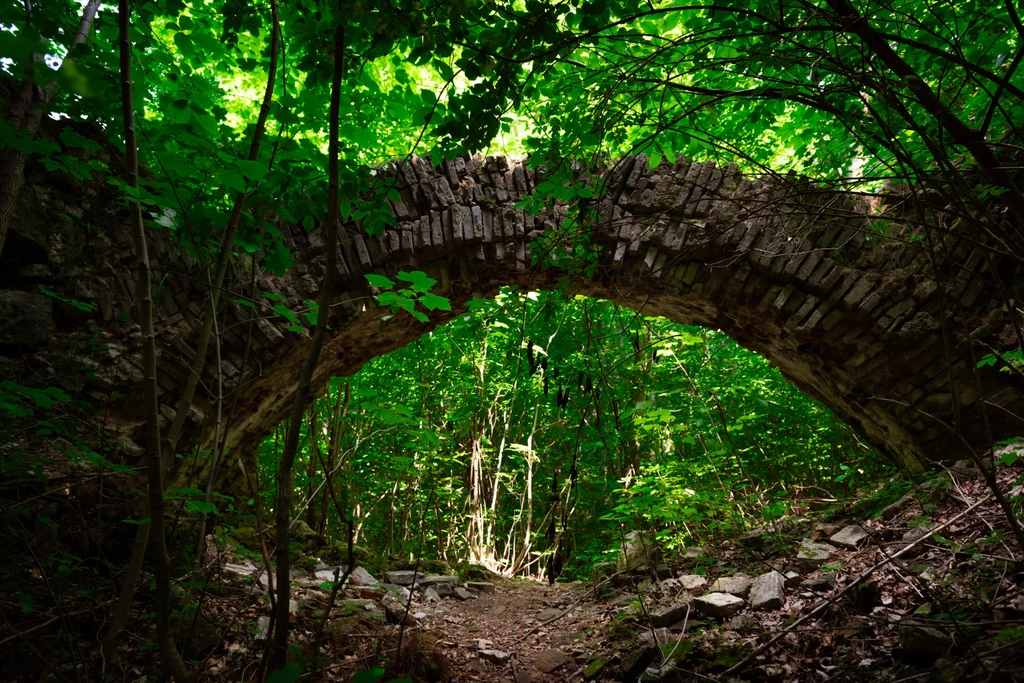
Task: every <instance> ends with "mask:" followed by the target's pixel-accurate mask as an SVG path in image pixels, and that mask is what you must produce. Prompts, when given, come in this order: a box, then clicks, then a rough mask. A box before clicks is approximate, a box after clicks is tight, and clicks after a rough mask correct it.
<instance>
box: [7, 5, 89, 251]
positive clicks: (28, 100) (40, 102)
mask: <svg viewBox="0 0 1024 683" xmlns="http://www.w3.org/2000/svg"><path fill="white" fill-rule="evenodd" d="M99 6H100V3H99V0H89V2H87V3H86V4H85V6H84V7H83V8H82V19H81V21H79V23H78V30H77V31H75V37H74V38H73V39H72V41H71V46H70V47H69V48H68V54H67V56H66V57H65V58H64V61H65V62H66V61H68V60H71V61H74V57H73V55H74V52H75V48H76V47H78V46H79V45H80V44H82V43H83V42H85V39H86V38H88V37H89V30H90V29H91V28H92V22H93V20H94V19H95V18H96V11H97V10H98V9H99ZM62 65H63V62H62ZM57 90H58V87H57V83H56V81H52V82H51V83H50V84H49V85H47V86H46V87H45V88H40V87H38V86H37V85H36V83H35V81H34V80H27V81H26V82H25V83H23V84H22V86H21V87H20V88H18V94H17V96H16V97H15V98H14V101H13V102H12V103H11V106H10V107H8V109H7V112H6V117H7V120H8V121H9V122H10V123H11V125H12V126H13V127H14V128H17V129H19V130H21V131H22V132H23V133H24V134H25V136H26V137H27V138H28V139H30V140H31V139H32V138H34V137H35V136H36V133H38V132H39V122H40V121H42V120H43V107H45V106H46V105H48V104H49V103H50V102H52V101H53V98H54V97H55V96H56V94H57ZM26 156H27V155H26V153H25V152H23V151H22V150H19V149H15V148H13V147H8V148H6V149H4V150H3V151H2V152H0V255H2V254H3V253H4V243H5V242H6V241H7V233H8V231H9V230H10V228H11V221H12V220H13V218H14V206H15V204H17V202H18V192H20V191H21V184H22V182H24V180H25V158H26Z"/></svg>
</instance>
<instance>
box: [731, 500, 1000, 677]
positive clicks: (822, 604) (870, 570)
mask: <svg viewBox="0 0 1024 683" xmlns="http://www.w3.org/2000/svg"><path fill="white" fill-rule="evenodd" d="M991 498H992V496H991V495H989V496H986V497H985V498H983V499H981V500H979V501H978V502H977V503H975V504H974V505H972V506H970V507H969V508H967V509H966V510H964V511H963V512H961V513H959V514H957V515H955V516H953V517H952V518H951V519H950V520H949V521H947V522H945V523H944V524H940V525H939V526H937V527H935V528H934V529H932V530H931V531H929V532H928V533H927V534H925V535H924V536H922V537H921V538H919V539H917V540H916V541H914V542H913V543H910V544H909V545H907V546H906V547H905V548H903V550H901V551H899V552H898V553H895V554H894V555H892V556H886V557H885V558H884V559H882V560H880V561H878V562H876V563H875V564H873V565H871V566H870V567H868V568H867V570H865V571H864V572H863V573H862V574H861V575H860V576H858V577H857V578H856V579H854V580H853V581H852V582H850V583H849V584H847V585H846V586H845V587H844V588H843V589H842V590H841V591H839V592H838V593H836V594H835V595H833V596H832V597H830V598H826V599H825V600H822V601H821V602H820V603H818V604H817V605H816V606H815V607H814V609H812V610H811V611H810V612H808V613H807V614H805V615H804V616H802V617H800V618H799V619H797V620H796V621H794V622H793V623H792V624H790V625H789V626H787V627H786V628H784V629H782V630H781V631H779V632H778V633H777V634H775V636H773V637H772V638H771V639H770V640H769V641H768V642H767V643H765V644H764V645H762V646H761V647H759V648H757V649H756V650H754V651H753V652H751V653H750V654H749V655H747V656H746V657H744V658H743V659H741V660H740V661H739V662H737V663H736V664H735V665H734V666H733V667H731V668H730V669H727V670H726V671H725V673H724V674H723V675H724V676H728V675H730V674H735V673H738V672H740V671H742V670H743V669H745V668H746V667H747V665H748V664H749V663H750V662H751V661H752V660H753V659H754V658H755V657H758V656H760V655H761V654H762V653H764V651H765V650H767V649H768V648H769V647H771V646H772V645H774V644H775V643H776V642H777V641H778V640H779V639H780V638H782V637H783V636H784V635H786V634H787V633H789V632H791V631H792V630H793V629H795V628H796V627H797V626H800V625H801V624H803V623H805V622H807V621H809V620H811V619H813V618H815V617H817V616H819V615H820V613H822V612H823V611H824V610H825V608H826V607H829V606H830V605H832V604H833V603H834V602H835V601H836V600H838V599H839V598H841V597H842V596H843V595H845V594H846V593H847V592H849V591H850V589H852V588H853V587H854V586H859V585H860V584H861V583H863V582H864V581H865V580H866V579H867V578H868V577H869V576H871V575H872V574H874V573H875V572H876V571H877V570H878V569H879V568H881V567H882V566H884V565H886V564H888V563H890V562H892V561H893V560H896V559H898V558H899V557H900V556H901V555H904V554H905V553H906V552H907V551H908V550H910V549H911V548H913V547H914V546H916V545H918V544H920V543H924V542H925V541H927V540H928V539H929V538H931V537H932V536H934V535H935V534H936V533H938V532H940V531H942V530H943V529H945V528H946V527H948V526H949V525H951V524H953V522H956V521H958V520H959V519H961V518H962V517H964V516H966V515H967V514H968V513H970V512H973V511H974V509H975V508H977V507H979V506H980V505H982V504H983V503H987V502H988V501H989V500H990V499H991Z"/></svg>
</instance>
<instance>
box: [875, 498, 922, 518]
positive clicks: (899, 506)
mask: <svg viewBox="0 0 1024 683" xmlns="http://www.w3.org/2000/svg"><path fill="white" fill-rule="evenodd" d="M913 504H914V496H912V495H910V494H909V493H908V494H907V495H905V496H903V497H902V498H900V499H899V500H897V501H896V502H895V503H892V504H890V505H888V506H886V507H885V508H884V509H883V510H882V519H884V520H886V521H888V520H890V519H892V518H893V517H895V516H896V515H898V514H900V513H901V512H903V511H904V510H906V509H907V508H908V507H910V506H911V505H913Z"/></svg>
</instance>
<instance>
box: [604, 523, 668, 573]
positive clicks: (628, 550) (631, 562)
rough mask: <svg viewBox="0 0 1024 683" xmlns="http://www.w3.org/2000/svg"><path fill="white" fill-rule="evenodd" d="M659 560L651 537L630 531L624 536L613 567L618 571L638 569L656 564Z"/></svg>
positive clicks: (659, 554) (659, 556)
mask: <svg viewBox="0 0 1024 683" xmlns="http://www.w3.org/2000/svg"><path fill="white" fill-rule="evenodd" d="M660 559H661V553H660V552H659V551H658V549H657V548H656V547H655V545H654V539H653V538H652V537H650V536H647V535H644V534H641V533H640V532H639V531H630V532H629V533H628V534H626V538H625V542H624V543H623V544H622V549H621V552H620V553H619V559H618V560H617V561H616V563H615V567H616V569H618V570H620V571H622V570H626V569H639V568H640V567H643V566H644V565H647V564H657V563H658V561H659V560H660Z"/></svg>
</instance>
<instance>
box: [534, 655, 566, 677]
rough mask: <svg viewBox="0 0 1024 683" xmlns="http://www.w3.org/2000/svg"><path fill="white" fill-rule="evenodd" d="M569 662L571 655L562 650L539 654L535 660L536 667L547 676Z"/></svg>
mask: <svg viewBox="0 0 1024 683" xmlns="http://www.w3.org/2000/svg"><path fill="white" fill-rule="evenodd" d="M568 661H569V655H567V654H565V653H564V652H562V651H561V650H544V651H542V652H538V653H537V654H536V655H535V656H534V658H533V664H534V666H536V667H537V668H538V669H540V670H541V671H543V672H544V673H546V674H549V673H551V672H552V671H554V670H555V669H557V668H558V667H560V666H562V665H563V664H565V663H566V662H568Z"/></svg>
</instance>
